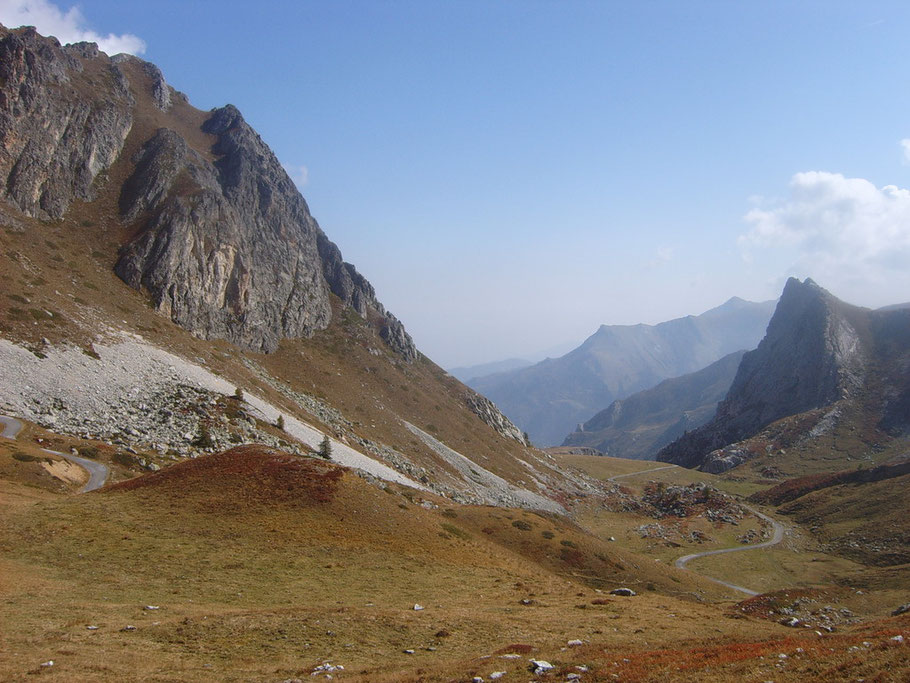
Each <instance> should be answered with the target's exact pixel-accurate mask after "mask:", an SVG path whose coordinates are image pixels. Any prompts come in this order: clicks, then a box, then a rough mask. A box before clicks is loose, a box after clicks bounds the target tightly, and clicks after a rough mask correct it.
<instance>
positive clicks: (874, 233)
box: [0, 0, 910, 367]
mask: <svg viewBox="0 0 910 683" xmlns="http://www.w3.org/2000/svg"><path fill="white" fill-rule="evenodd" d="M0 22H2V23H4V24H6V25H8V26H15V25H19V24H22V23H31V24H35V25H37V27H38V28H39V30H40V31H41V32H42V33H50V34H54V35H57V37H58V38H60V39H61V41H63V42H71V41H74V40H79V39H89V40H96V41H99V42H101V46H102V49H105V50H106V51H110V52H112V53H113V52H118V51H122V50H127V51H133V52H137V53H139V54H140V55H141V56H142V57H144V58H145V59H148V60H150V61H152V62H155V63H156V64H158V65H159V66H160V67H161V69H162V71H163V72H164V75H165V77H166V78H167V80H168V82H169V83H171V84H172V85H173V86H174V87H176V88H177V89H178V90H181V91H183V92H185V93H187V95H188V96H189V98H190V101H191V102H192V103H193V104H194V105H195V106H197V107H199V108H201V109H210V108H212V107H216V106H221V105H223V104H225V103H228V102H230V103H233V104H235V105H237V106H238V107H239V108H240V110H241V111H242V112H243V114H244V116H245V117H246V119H247V120H248V121H249V122H250V123H251V125H253V127H255V128H256V130H257V131H259V133H260V134H261V136H262V137H263V139H264V140H265V141H266V142H267V143H268V144H269V145H270V146H271V147H272V149H273V150H274V151H275V153H276V155H277V156H278V158H279V159H280V160H281V161H282V163H284V164H285V166H286V167H287V168H288V169H289V172H290V173H291V174H292V177H294V178H295V180H296V181H297V183H298V186H299V187H300V188H301V190H302V191H303V193H304V196H305V197H306V198H307V201H308V202H309V205H310V209H311V211H312V212H313V215H314V216H315V217H316V219H317V220H318V221H319V223H320V225H321V226H322V228H323V229H324V230H325V232H326V233H327V234H328V235H329V237H330V238H331V239H332V240H334V241H335V242H336V243H337V244H338V245H339V247H340V248H341V250H342V253H343V254H344V257H345V259H346V260H348V261H351V262H353V263H354V264H355V265H356V266H357V268H358V269H359V270H360V271H361V272H362V273H363V274H364V275H366V276H367V278H369V280H370V281H371V282H372V283H373V284H374V286H375V287H376V290H377V293H378V295H379V298H380V299H381V300H382V301H383V302H384V303H385V304H386V306H387V307H388V308H389V309H390V310H391V311H392V312H394V313H395V314H396V315H397V316H398V317H399V318H401V319H402V320H403V322H404V323H405V325H406V327H407V328H408V330H409V331H410V332H411V333H412V335H413V336H414V338H415V340H416V341H417V344H418V346H419V347H420V348H421V350H422V351H424V352H425V353H426V354H427V355H429V356H430V357H431V358H433V359H434V360H436V361H437V362H438V363H440V364H442V365H444V366H448V367H450V366H454V365H464V364H472V363H480V362H484V361H490V360H497V359H500V358H505V357H509V356H522V355H530V354H533V353H535V352H538V351H541V350H545V349H548V348H551V347H553V346H555V345H559V344H561V343H563V342H566V341H580V340H582V339H583V338H585V337H586V336H588V335H589V334H591V333H593V332H594V331H595V330H596V329H597V327H598V325H600V324H601V323H607V324H617V323H637V322H647V323H655V322H659V321H662V320H667V319H670V318H674V317H679V316H682V315H686V314H689V313H693V314H696V313H700V312H702V311H704V310H706V309H708V308H711V307H713V306H715V305H718V304H720V303H722V302H723V301H724V300H726V299H727V298H729V297H731V296H734V295H736V296H741V297H743V298H747V299H752V300H763V299H770V298H774V297H776V296H777V295H778V294H779V292H780V289H781V287H782V285H783V282H784V280H785V279H786V277H787V276H790V275H796V276H799V277H801V278H802V277H806V276H811V277H812V278H814V279H815V280H816V281H817V282H818V283H819V284H821V285H822V286H824V287H826V288H827V289H829V290H831V291H832V292H833V293H834V294H836V295H837V296H839V297H841V298H843V299H846V300H848V301H851V302H853V303H858V304H863V305H868V306H878V305H883V304H887V303H895V302H898V301H910V267H908V266H910V190H907V189H906V188H908V187H910V68H908V65H910V40H908V36H910V3H907V2H906V1H905V0H904V1H900V2H874V1H866V2H862V3H860V2H852V1H851V2H835V1H831V0H826V1H824V2H809V1H801V2H792V0H786V1H781V2H773V1H763V2H751V3H745V2H729V1H728V0H723V1H719V2H696V1H692V2H676V1H673V2H670V1H668V2H641V1H632V0H630V1H629V2H606V1H603V2H571V1H569V0H565V1H556V0H553V1H547V2H544V1H534V0H525V1H523V2H517V1H514V2H510V1H508V0H497V1H493V0H483V1H481V0H477V1H471V0H451V1H449V2H443V1H434V0H415V1H413V2H404V1H394V0H388V1H381V0H370V1H363V2H345V1H344V0H320V1H306V0H294V1H290V0H289V1H288V2H269V1H268V0H265V1H262V2H258V3H250V2H232V1H228V0H220V1H219V2H214V1H213V2H187V1H186V0H179V1H175V0H155V1H154V2H151V1H149V2H136V1H130V2H124V1H123V0H116V1H107V0H84V1H83V2H80V3H78V6H77V7H76V8H75V9H74V4H73V3H71V2H64V1H60V2H57V3H50V2H47V1H46V0H19V1H14V0H0Z"/></svg>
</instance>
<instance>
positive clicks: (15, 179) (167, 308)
mask: <svg viewBox="0 0 910 683" xmlns="http://www.w3.org/2000/svg"><path fill="white" fill-rule="evenodd" d="M150 77H151V78H150ZM147 80H151V81H152V82H151V83H150V84H149V85H150V87H148V88H147V89H143V91H142V92H135V91H134V90H133V89H132V83H133V82H134V81H139V82H140V83H141V82H142V81H147ZM0 84H2V89H0V141H2V155H0V177H2V178H4V179H5V182H4V183H3V190H2V196H3V198H4V199H5V200H6V201H7V202H8V203H10V204H12V205H13V206H15V207H16V208H17V209H19V211H21V212H22V213H23V214H25V215H27V216H32V217H36V218H41V219H51V220H59V219H61V218H63V217H64V216H65V215H66V212H67V210H68V209H69V207H70V205H71V204H72V203H73V202H74V201H77V200H82V201H92V200H94V199H95V198H96V197H97V195H98V192H99V189H100V186H101V185H103V184H104V181H105V175H107V174H109V172H110V171H111V168H112V166H113V164H114V163H115V162H116V161H117V160H118V159H120V158H121V157H122V156H124V155H125V154H131V155H132V158H131V159H130V161H131V162H132V164H133V168H132V172H131V173H130V174H129V175H128V177H127V178H126V180H125V182H124V183H123V185H122V188H121V191H120V197H119V209H120V215H121V217H122V219H123V221H124V224H125V226H126V227H127V229H128V230H129V231H130V232H131V234H132V235H133V238H132V239H131V240H130V241H129V242H128V243H127V244H126V245H124V248H123V250H122V252H121V254H120V258H119V259H118V261H117V264H116V268H115V270H116V272H117V274H118V275H119V276H120V277H121V278H122V279H123V280H124V281H125V282H127V283H128V284H129V285H130V286H132V287H134V288H136V289H139V288H143V289H145V290H146V291H147V292H148V293H149V295H150V296H151V299H152V301H153V303H154V305H155V306H156V307H157V308H158V309H159V310H161V311H162V312H164V313H165V314H167V315H169V316H170V317H171V319H172V320H173V321H174V322H176V323H178V324H179V325H181V326H183V327H185V328H186V329H188V330H190V331H192V332H193V333H194V334H196V335H198V336H200V337H202V338H204V339H211V338H221V339H227V340H229V341H232V342H234V343H236V344H240V345H242V346H245V347H247V348H250V349H255V350H263V351H267V352H268V351H274V350H275V349H276V348H277V346H278V343H279V341H280V340H281V339H283V338H294V337H305V336H310V335H312V334H313V332H315V331H316V330H320V329H325V327H327V325H328V323H329V321H330V319H331V315H332V311H331V305H330V302H329V296H330V293H331V294H334V295H336V296H337V297H339V298H340V299H341V300H342V301H343V302H344V303H345V304H347V305H348V306H350V307H351V308H353V309H354V310H355V311H357V313H358V314H360V315H361V316H362V317H364V318H367V319H371V320H373V321H374V322H375V324H376V325H377V327H378V329H379V330H380V334H381V336H382V338H383V339H384V340H385V341H386V342H387V343H388V344H389V345H390V346H392V348H394V349H395V350H396V351H397V352H398V353H399V354H401V355H402V356H403V357H404V358H406V359H407V360H413V359H414V358H415V357H416V354H417V351H416V349H415V348H414V344H413V342H412V341H411V339H410V337H409V335H408V334H407V333H406V332H405V331H404V329H403V327H402V326H401V323H400V322H399V321H398V320H396V319H395V318H394V316H392V315H391V314H389V313H387V312H386V310H385V308H384V307H383V306H382V304H381V303H379V301H378V300H377V299H376V296H375V293H374V291H373V288H372V286H371V285H370V283H369V282H367V281H366V279H364V278H363V277H362V276H361V275H360V274H359V273H358V272H357V270H356V269H355V268H354V266H352V265H351V264H349V263H345V262H344V261H343V260H342V258H341V253H340V252H339V250H338V248H337V247H336V246H335V245H334V244H332V243H331V242H330V241H329V240H328V238H327V237H326V236H325V234H324V233H323V232H322V230H321V229H320V228H319V226H318V225H317V223H316V221H315V219H314V218H313V217H312V216H311V215H310V212H309V209H308V207H307V205H306V202H305V201H304V199H303V197H302V196H301V195H300V193H299V192H298V191H297V189H296V187H295V186H294V184H293V182H292V181H291V179H290V178H289V177H288V175H287V173H286V172H285V171H284V169H283V168H282V166H281V164H280V163H279V162H278V160H277V159H276V158H275V155H274V154H273V153H272V152H271V150H270V149H269V148H268V147H267V146H266V145H265V144H264V143H263V142H262V140H261V139H260V138H259V136H258V135H257V134H256V133H255V131H253V130H252V128H250V127H249V125H247V124H246V122H245V121H244V120H243V117H242V116H241V115H240V112H238V111H237V109H236V108H234V107H232V106H230V105H228V106H226V107H223V108H221V109H216V110H214V111H212V112H210V113H209V114H208V115H205V116H204V120H203V121H202V123H201V131H193V134H192V135H187V134H184V133H183V132H181V130H180V129H181V128H183V127H184V126H183V125H182V122H181V121H180V112H178V111H173V112H172V110H177V109H185V108H186V102H185V98H181V97H178V96H177V95H176V93H172V91H171V89H170V88H169V87H168V86H167V84H166V83H164V80H163V78H162V77H161V74H160V72H159V71H158V70H157V69H156V68H155V67H154V66H153V65H150V64H148V63H146V62H142V61H141V60H138V59H136V58H132V57H126V56H123V55H121V56H118V58H115V59H110V58H108V57H107V56H106V55H104V54H103V53H100V52H98V50H97V48H95V47H94V46H93V45H89V44H78V45H73V46H65V47H61V46H60V45H59V44H58V43H56V42H55V41H54V40H53V39H47V38H43V37H42V36H40V35H38V34H37V33H35V31H34V30H31V29H21V30H18V31H7V30H5V29H2V32H0ZM137 85H138V84H137ZM160 114H170V116H160ZM149 132H150V133H151V134H150V135H148V133H149ZM200 132H201V135H200V134H199V133H200ZM131 134H132V138H133V140H130V142H131V143H132V144H128V137H130V136H131ZM200 142H201V143H202V144H201V145H200V144H199V143H200ZM133 146H136V147H138V149H137V150H136V151H135V152H133V150H132V149H131V148H132V147H133ZM96 181H97V182H96Z"/></svg>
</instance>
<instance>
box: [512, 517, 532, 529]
mask: <svg viewBox="0 0 910 683" xmlns="http://www.w3.org/2000/svg"><path fill="white" fill-rule="evenodd" d="M512 526H514V527H515V528H516V529H521V530H522V531H530V530H531V525H530V524H529V523H528V522H525V521H524V520H521V519H516V520H515V521H514V522H512Z"/></svg>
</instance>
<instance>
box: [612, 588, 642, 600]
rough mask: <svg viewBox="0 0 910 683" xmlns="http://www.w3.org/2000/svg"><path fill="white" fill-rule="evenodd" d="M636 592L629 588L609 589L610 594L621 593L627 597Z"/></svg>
mask: <svg viewBox="0 0 910 683" xmlns="http://www.w3.org/2000/svg"><path fill="white" fill-rule="evenodd" d="M635 594H636V593H635V591H633V590H632V589H631V588H614V589H613V590H611V591H610V595H622V596H625V597H627V598H629V597H632V596H634V595H635Z"/></svg>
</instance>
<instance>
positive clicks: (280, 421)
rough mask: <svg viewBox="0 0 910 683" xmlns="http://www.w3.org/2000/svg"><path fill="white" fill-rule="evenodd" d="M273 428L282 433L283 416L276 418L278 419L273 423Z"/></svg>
mask: <svg viewBox="0 0 910 683" xmlns="http://www.w3.org/2000/svg"><path fill="white" fill-rule="evenodd" d="M275 426H276V427H278V429H280V430H281V431H284V415H279V416H278V419H277V420H276V421H275Z"/></svg>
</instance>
